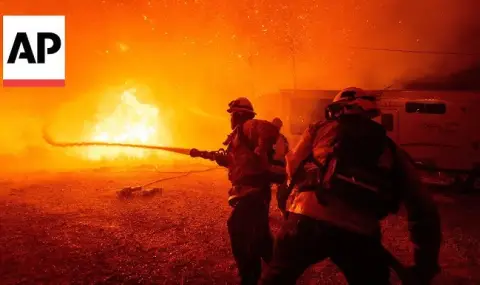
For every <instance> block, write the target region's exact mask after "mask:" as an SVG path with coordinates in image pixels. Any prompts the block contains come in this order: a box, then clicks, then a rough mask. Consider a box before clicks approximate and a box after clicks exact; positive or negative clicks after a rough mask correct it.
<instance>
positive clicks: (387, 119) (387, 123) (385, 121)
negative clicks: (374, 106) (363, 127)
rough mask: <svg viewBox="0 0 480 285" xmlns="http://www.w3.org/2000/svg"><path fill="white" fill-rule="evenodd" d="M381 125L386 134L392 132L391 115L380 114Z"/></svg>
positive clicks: (392, 118) (392, 121) (392, 122)
mask: <svg viewBox="0 0 480 285" xmlns="http://www.w3.org/2000/svg"><path fill="white" fill-rule="evenodd" d="M381 124H382V126H383V127H384V128H385V129H386V130H387V131H388V132H391V131H393V125H394V117H393V114H382V118H381Z"/></svg>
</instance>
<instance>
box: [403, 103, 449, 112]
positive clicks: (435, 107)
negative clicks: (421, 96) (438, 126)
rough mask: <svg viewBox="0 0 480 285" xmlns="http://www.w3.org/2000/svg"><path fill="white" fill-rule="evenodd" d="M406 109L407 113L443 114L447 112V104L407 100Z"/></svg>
mask: <svg viewBox="0 0 480 285" xmlns="http://www.w3.org/2000/svg"><path fill="white" fill-rule="evenodd" d="M405 111H406V112H407V113H420V114H437V115H442V114H445V113H446V112H447V106H446V105H445V104H443V103H418V102H407V103H406V104H405Z"/></svg>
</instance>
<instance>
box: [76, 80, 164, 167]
mask: <svg viewBox="0 0 480 285" xmlns="http://www.w3.org/2000/svg"><path fill="white" fill-rule="evenodd" d="M135 94H136V90H135V89H129V90H126V91H124V92H123V93H122V94H121V97H120V99H121V100H120V103H119V104H118V105H117V106H116V107H115V109H114V111H113V112H112V113H111V114H109V115H107V116H104V118H103V119H101V120H99V122H97V123H96V124H95V125H94V127H93V132H92V133H91V134H90V135H89V137H88V140H89V141H101V142H115V143H132V144H135V143H138V144H151V145H170V144H171V133H170V132H169V130H168V129H167V127H166V125H165V122H164V121H162V117H161V113H160V110H159V109H158V108H157V107H155V106H153V105H149V104H143V103H141V102H139V101H138V99H137V97H136V96H135ZM85 155H86V157H87V158H88V159H89V160H96V161H98V160H114V159H118V158H134V159H143V158H146V157H147V156H150V155H152V152H151V150H145V149H132V148H119V147H91V148H88V149H86V153H85Z"/></svg>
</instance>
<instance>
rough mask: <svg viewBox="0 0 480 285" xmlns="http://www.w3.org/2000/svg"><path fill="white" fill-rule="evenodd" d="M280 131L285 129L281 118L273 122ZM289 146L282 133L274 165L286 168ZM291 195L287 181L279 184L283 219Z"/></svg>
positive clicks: (276, 147) (277, 145)
mask: <svg viewBox="0 0 480 285" xmlns="http://www.w3.org/2000/svg"><path fill="white" fill-rule="evenodd" d="M272 124H274V125H275V126H276V127H277V128H278V131H279V132H280V131H281V129H282V127H283V122H282V120H281V119H280V118H274V119H273V120H272ZM288 150H289V144H288V140H287V138H286V137H285V136H284V135H283V134H282V133H281V132H280V134H279V137H278V140H277V142H276V143H275V146H274V154H273V163H274V164H277V165H281V166H285V155H286V154H287V153H288ZM288 195H289V191H288V186H287V183H286V181H285V182H284V183H280V184H277V193H276V197H277V206H278V209H279V210H280V212H281V213H282V215H283V217H284V218H286V215H287V213H286V206H287V204H286V201H287V198H288Z"/></svg>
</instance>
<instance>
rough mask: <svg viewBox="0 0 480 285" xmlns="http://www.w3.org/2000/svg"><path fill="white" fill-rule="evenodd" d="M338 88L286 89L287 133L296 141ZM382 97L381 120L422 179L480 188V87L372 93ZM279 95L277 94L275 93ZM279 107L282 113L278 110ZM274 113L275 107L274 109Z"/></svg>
mask: <svg viewBox="0 0 480 285" xmlns="http://www.w3.org/2000/svg"><path fill="white" fill-rule="evenodd" d="M337 92H338V91H337V90H331V91H329V90H295V91H292V90H283V91H281V92H280V97H281V98H280V101H282V108H281V110H278V109H276V110H275V111H276V115H275V116H282V117H283V118H285V122H286V123H285V127H284V128H285V130H284V132H285V135H286V136H287V137H288V138H289V139H290V140H291V144H295V143H296V140H297V139H298V137H299V135H301V134H302V132H303V131H304V130H305V129H306V128H307V126H308V124H310V123H312V122H314V121H317V120H320V119H323V118H325V106H327V105H328V104H329V103H330V102H331V100H332V99H333V97H334V96H335V94H337ZM369 93H371V94H372V95H375V96H378V98H379V101H378V102H379V106H380V108H381V110H382V115H381V116H380V117H379V118H378V119H377V120H378V121H379V122H380V123H382V125H384V126H385V128H386V129H387V131H388V135H389V136H390V137H391V138H392V139H393V140H394V141H395V142H396V143H397V144H399V145H400V146H401V147H402V148H404V149H405V150H406V151H407V152H408V153H409V154H410V155H411V156H412V158H413V159H414V160H415V162H416V163H417V164H418V166H419V167H420V168H421V169H422V170H425V171H424V173H423V174H424V175H423V179H424V182H426V183H429V184H440V185H450V184H452V183H457V182H459V183H465V184H464V185H463V186H464V187H466V188H467V189H471V188H478V189H480V91H479V92H476V93H475V92H452V91H405V90H399V91H396V90H387V91H382V90H379V91H369ZM277 96H278V94H277ZM279 111H280V112H279ZM272 112H273V110H272Z"/></svg>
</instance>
